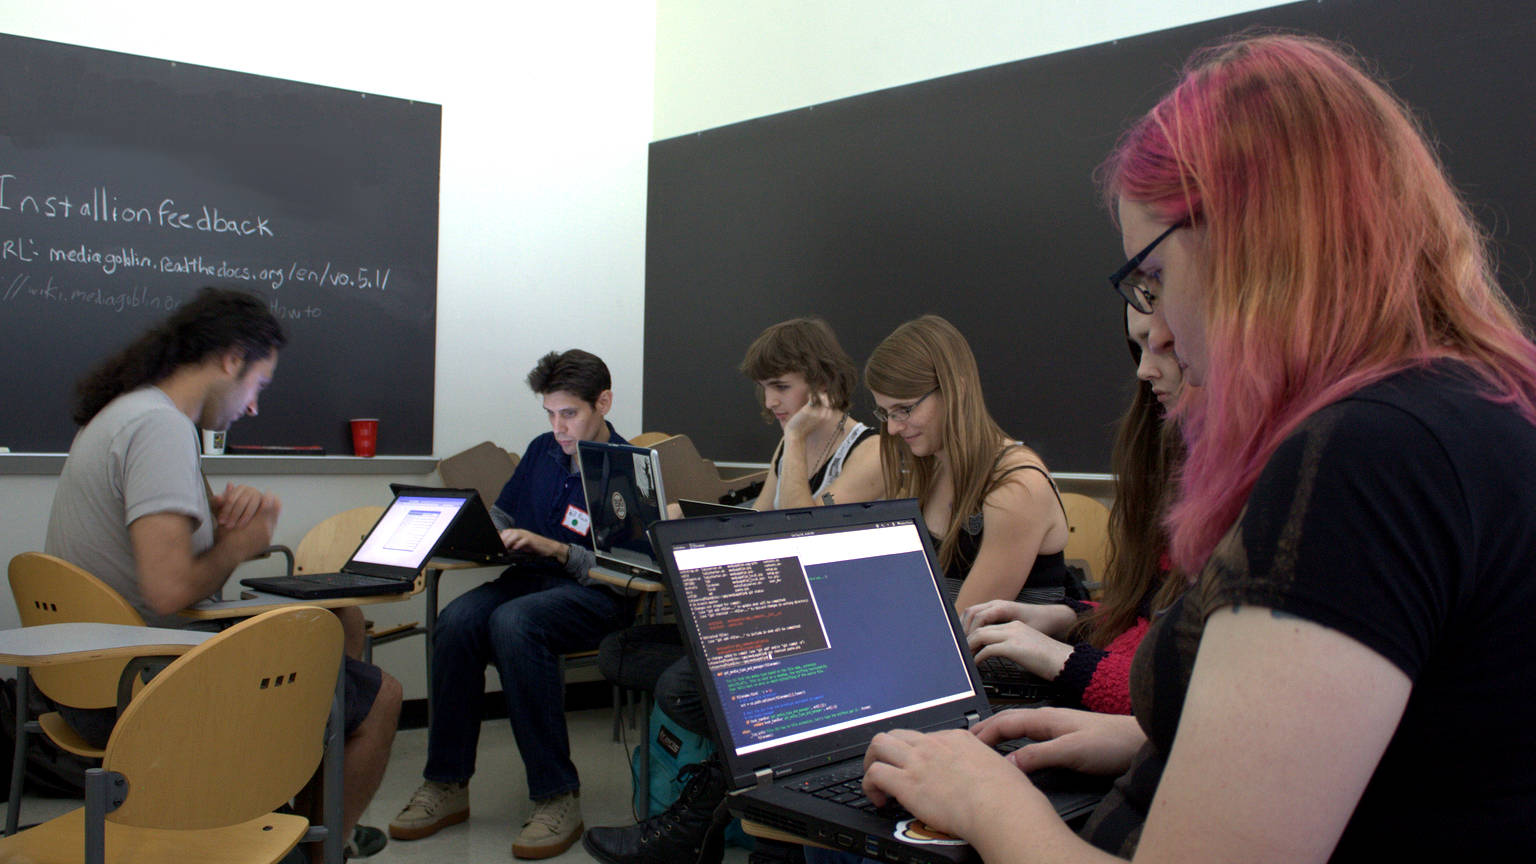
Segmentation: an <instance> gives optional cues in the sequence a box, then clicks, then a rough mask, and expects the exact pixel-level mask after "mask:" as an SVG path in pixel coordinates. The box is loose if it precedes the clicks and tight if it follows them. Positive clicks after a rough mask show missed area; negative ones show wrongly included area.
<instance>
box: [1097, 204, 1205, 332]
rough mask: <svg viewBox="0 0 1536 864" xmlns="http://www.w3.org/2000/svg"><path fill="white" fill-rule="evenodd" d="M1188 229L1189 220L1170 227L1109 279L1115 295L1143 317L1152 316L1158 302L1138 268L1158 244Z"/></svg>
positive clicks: (1145, 277) (1155, 294) (1145, 276)
mask: <svg viewBox="0 0 1536 864" xmlns="http://www.w3.org/2000/svg"><path fill="white" fill-rule="evenodd" d="M1188 227H1189V220H1188V219H1185V220H1183V221H1181V222H1176V223H1174V224H1173V225H1169V226H1168V230H1166V231H1164V232H1163V233H1161V234H1159V235H1157V239H1155V240H1153V241H1152V242H1151V243H1148V244H1147V248H1145V249H1143V250H1141V251H1140V252H1137V253H1136V254H1135V255H1133V256H1131V260H1129V261H1127V262H1125V264H1123V265H1121V267H1120V269H1119V270H1116V271H1115V273H1114V275H1113V276H1110V277H1109V287H1111V288H1113V289H1115V293H1117V294H1119V295H1120V298H1121V299H1122V300H1124V301H1125V302H1127V303H1129V304H1131V308H1132V309H1135V310H1136V311H1137V312H1140V313H1141V314H1143V315H1151V314H1152V304H1154V303H1156V302H1157V293H1156V292H1155V291H1153V290H1152V288H1151V286H1150V285H1149V284H1148V282H1149V280H1148V278H1147V275H1146V274H1145V273H1142V272H1141V271H1140V270H1137V269H1136V268H1137V267H1140V266H1141V262H1143V261H1145V260H1146V259H1147V256H1148V255H1151V254H1152V250H1153V249H1156V248H1157V244H1159V243H1161V242H1163V240H1164V239H1166V238H1167V236H1168V235H1169V234H1172V233H1173V232H1175V231H1177V230H1179V229H1180V228H1188Z"/></svg>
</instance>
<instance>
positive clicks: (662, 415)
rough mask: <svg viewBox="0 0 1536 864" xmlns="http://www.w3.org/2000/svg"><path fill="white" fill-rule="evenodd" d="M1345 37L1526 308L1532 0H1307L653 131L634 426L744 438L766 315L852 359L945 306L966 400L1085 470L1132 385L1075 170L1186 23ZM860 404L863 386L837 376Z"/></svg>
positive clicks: (724, 441) (1089, 204) (1175, 55)
mask: <svg viewBox="0 0 1536 864" xmlns="http://www.w3.org/2000/svg"><path fill="white" fill-rule="evenodd" d="M1255 25H1260V26H1269V27H1285V28H1293V29H1298V30H1303V31H1306V32H1311V33H1315V34H1318V35H1321V36H1326V37H1329V38H1335V39H1343V40H1346V41H1348V42H1350V43H1352V44H1353V45H1354V46H1355V47H1356V48H1357V49H1358V50H1359V51H1360V53H1361V54H1363V55H1364V56H1365V57H1366V58H1369V59H1370V60H1372V61H1374V62H1375V63H1376V65H1377V66H1378V68H1379V69H1380V70H1381V71H1382V72H1383V73H1384V74H1385V75H1386V76H1387V78H1388V79H1389V80H1390V81H1391V83H1392V85H1393V87H1394V88H1395V89H1396V90H1397V91H1398V92H1399V94H1400V95H1402V96H1403V97H1404V98H1405V99H1406V100H1407V101H1408V102H1409V103H1410V104H1411V105H1413V106H1414V107H1415V108H1416V109H1417V110H1418V111H1420V112H1421V113H1422V114H1423V116H1424V117H1425V118H1426V120H1427V121H1428V124H1429V126H1430V127H1431V128H1432V130H1433V131H1434V132H1435V133H1436V135H1437V136H1438V138H1439V140H1440V141H1441V142H1442V144H1443V155H1444V158H1445V161H1446V163H1447V165H1448V166H1449V168H1450V171H1451V174H1452V176H1453V178H1454V179H1455V180H1456V181H1457V183H1458V185H1459V186H1460V187H1461V188H1462V189H1463V190H1464V191H1465V193H1466V194H1467V195H1468V197H1469V198H1470V200H1471V201H1472V203H1473V206H1474V208H1475V209H1476V211H1477V214H1478V216H1479V217H1480V218H1481V219H1482V221H1483V223H1484V224H1485V225H1486V226H1488V227H1489V228H1490V229H1491V230H1492V232H1493V234H1494V238H1495V240H1496V241H1497V244H1498V247H1499V253H1500V261H1501V265H1502V271H1501V275H1502V278H1503V283H1504V285H1505V287H1506V289H1507V290H1509V291H1510V293H1511V295H1512V296H1513V297H1514V299H1515V301H1516V303H1517V304H1519V305H1522V306H1524V307H1526V308H1527V309H1529V308H1530V306H1531V303H1530V297H1529V293H1528V291H1527V290H1526V287H1525V286H1526V284H1527V283H1528V281H1529V279H1530V276H1531V272H1532V252H1533V250H1536V159H1533V158H1532V157H1531V153H1530V148H1531V141H1532V138H1533V133H1536V128H1533V126H1532V121H1531V109H1530V106H1532V105H1536V54H1533V53H1532V51H1531V46H1532V45H1536V15H1533V14H1532V13H1531V11H1530V9H1529V7H1528V6H1526V5H1524V4H1518V3H1507V2H1491V0H1483V2H1464V3H1432V2H1399V0H1373V2H1332V0H1329V2H1320V3H1319V2H1306V3H1296V4H1291V5H1286V6H1280V7H1276V8H1272V9H1266V10H1262V11H1259V12H1254V13H1251V14H1244V15H1239V16H1235V17H1232V18H1226V19H1221V20H1217V21H1212V22H1206V23H1202V24H1197V25H1192V26H1187V27H1180V28H1177V29H1173V30H1166V31H1162V32H1158V33H1153V34H1149V35H1146V36H1141V37H1137V38H1134V39H1126V40H1121V41H1119V42H1113V43H1106V44H1102V45H1094V46H1090V47H1086V48H1082V49H1078V50H1073V51H1068V52H1064V53H1059V54H1053V55H1049V56H1044V57H1037V58H1033V59H1028V60H1022V61H1019V62H1016V63H1009V64H1006V65H1002V66H995V67H991V68H986V69H981V70H978V71H974V72H967V73H963V74H959V75H953V76H949V77H945V78H939V79H935V80H931V81H925V82H922V83H918V84H913V85H910V86H904V87H897V88H893V89H889V90H883V91H879V92H875V93H870V94H868V95H863V96H857V97H853V98H850V99H844V100H840V101H837V102H831V103H827V104H823V105H816V106H814V107H811V108H805V109H800V110H796V111H789V112H786V113H783V114H777V115H774V116H770V117H764V118H761V119H757V120H751V121H747V122H744V123H738V124H734V125H731V126H725V127H721V128H718V129H712V130H709V131H706V132H701V133H698V134H692V135H685V136H682V137H678V138H672V139H668V140H664V141H658V142H655V143H653V144H652V145H651V152H650V178H649V183H650V199H649V211H648V222H647V226H646V231H647V241H646V311H645V318H646V342H645V404H644V426H645V428H646V429H658V430H664V431H667V432H686V433H688V434H690V435H691V436H692V437H693V438H694V440H695V442H696V443H697V444H698V445H699V449H700V451H701V452H703V453H704V454H705V455H707V456H710V457H712V458H716V459H736V460H765V459H767V458H768V455H769V453H770V451H771V449H772V447H773V445H774V442H775V441H776V440H777V437H778V429H777V427H776V426H766V425H763V424H760V423H757V422H755V418H756V410H755V408H754V405H753V402H752V399H753V393H752V387H751V384H750V383H749V382H747V381H746V380H745V379H743V378H742V377H741V376H740V375H739V374H738V373H737V372H736V371H735V366H736V364H738V363H739V362H740V358H741V356H742V354H743V352H744V351H745V350H746V347H747V345H748V344H749V343H750V342H751V340H752V339H753V338H754V337H755V336H756V335H757V333H758V332H759V331H760V330H761V329H762V328H763V327H765V326H767V325H769V324H771V323H773V322H775V321H779V320H782V319H784V318H788V317H791V316H794V315H800V314H806V313H817V314H820V315H822V316H824V317H826V318H827V319H828V320H829V321H830V322H831V323H832V325H833V326H834V328H835V329H836V330H837V332H838V334H839V335H840V337H841V338H842V341H843V345H844V347H845V348H847V349H848V351H849V353H850V354H852V355H853V357H854V359H855V361H856V362H858V363H859V364H861V365H862V363H863V360H864V358H865V357H866V356H868V353H869V351H870V350H871V349H872V348H873V347H874V346H875V344H876V343H878V342H879V341H880V339H882V338H884V336H885V335H886V334H887V333H889V332H890V331H891V330H892V329H893V328H894V327H895V326H896V325H897V324H899V323H901V322H902V321H905V320H907V319H910V318H914V317H916V316H918V315H921V314H923V313H927V312H935V313H938V314H941V315H944V316H945V317H947V318H949V319H950V320H951V321H953V322H954V323H955V324H956V325H957V326H958V327H959V328H960V329H961V331H962V332H964V333H965V334H966V335H967V337H968V338H969V340H970V342H971V345H972V347H973V348H974V349H975V351H976V353H977V355H978V360H979V361H980V365H981V373H982V381H983V387H984V391H985V394H986V398H987V403H988V406H989V407H990V408H991V409H992V412H993V414H994V415H996V416H997V417H998V419H999V421H1000V422H1001V423H1002V425H1003V427H1004V428H1005V429H1006V430H1008V431H1009V432H1011V433H1012V434H1014V435H1016V436H1019V437H1021V438H1023V439H1024V440H1026V441H1028V442H1029V443H1030V444H1032V445H1033V446H1035V447H1036V448H1037V449H1038V450H1039V451H1040V452H1041V454H1042V455H1043V456H1044V458H1045V460H1046V462H1047V463H1048V464H1049V465H1050V466H1051V467H1052V469H1053V470H1056V471H1079V472H1105V471H1108V468H1109V453H1110V446H1111V443H1112V439H1113V429H1112V427H1113V423H1114V421H1115V419H1116V418H1117V417H1118V416H1119V414H1120V412H1121V411H1122V410H1123V408H1124V406H1125V404H1126V400H1127V399H1128V398H1129V395H1130V392H1131V390H1130V388H1131V380H1132V379H1131V375H1132V368H1131V365H1130V361H1129V357H1128V355H1127V353H1126V349H1125V343H1124V340H1123V337H1122V335H1121V333H1122V330H1121V328H1122V324H1121V317H1120V316H1121V314H1122V309H1123V307H1122V306H1121V304H1120V302H1119V301H1117V300H1116V299H1115V296H1114V295H1113V294H1112V293H1111V292H1110V289H1109V286H1108V283H1107V281H1106V278H1105V277H1107V276H1108V275H1109V273H1110V272H1112V271H1113V270H1114V269H1115V268H1116V267H1118V266H1119V265H1120V264H1121V263H1122V262H1123V261H1124V258H1125V255H1124V252H1123V251H1122V250H1121V248H1120V239H1119V236H1118V235H1117V234H1116V233H1115V231H1114V229H1113V227H1112V224H1111V222H1110V218H1109V214H1108V213H1106V212H1105V210H1104V208H1103V207H1102V206H1101V205H1100V203H1099V199H1098V196H1097V193H1096V189H1095V187H1094V185H1093V182H1092V179H1091V174H1092V172H1093V170H1094V168H1095V167H1096V166H1097V165H1098V163H1099V162H1100V161H1101V160H1102V159H1103V158H1104V157H1105V156H1106V155H1107V154H1108V153H1109V151H1110V149H1111V148H1112V147H1113V146H1114V143H1115V140H1116V138H1117V137H1118V136H1119V134H1120V133H1121V131H1122V130H1124V129H1125V127H1126V126H1127V125H1128V124H1129V123H1130V122H1131V121H1132V120H1134V119H1135V118H1136V117H1138V116H1140V115H1141V114H1142V113H1144V112H1145V111H1146V110H1147V109H1148V108H1150V107H1151V106H1152V105H1153V104H1154V103H1155V102H1156V101H1157V99H1158V98H1159V96H1161V94H1162V93H1164V92H1166V91H1167V89H1168V88H1169V87H1171V86H1172V84H1173V83H1174V81H1175V79H1176V73H1177V70H1178V69H1179V68H1180V66H1181V65H1182V64H1183V62H1184V60H1185V58H1186V57H1188V55H1189V54H1190V53H1191V52H1192V51H1193V50H1194V49H1195V48H1196V47H1198V46H1200V45H1202V44H1206V43H1208V42H1211V41H1213V40H1215V39H1218V38H1220V37H1223V36H1226V35H1228V34H1231V33H1234V32H1237V31H1239V30H1242V29H1244V28H1246V27H1249V26H1255ZM860 398H861V401H860V402H859V403H858V405H857V406H856V407H857V410H858V411H859V414H860V416H862V417H863V418H865V419H866V421H868V420H869V419H870V414H869V408H870V407H872V406H871V405H870V403H869V401H868V397H867V395H865V394H863V393H861V394H860Z"/></svg>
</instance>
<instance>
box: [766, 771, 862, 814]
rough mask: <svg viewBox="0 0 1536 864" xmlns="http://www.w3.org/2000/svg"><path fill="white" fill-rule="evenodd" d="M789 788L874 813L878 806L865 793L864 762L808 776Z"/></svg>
mask: <svg viewBox="0 0 1536 864" xmlns="http://www.w3.org/2000/svg"><path fill="white" fill-rule="evenodd" d="M788 788H790V789H793V790H795V791H796V792H804V793H805V794H807V795H815V796H816V797H817V798H821V799H824V800H827V801H831V802H832V803H833V804H846V805H847V806H849V807H852V808H854V809H855V810H863V811H864V812H866V813H874V812H876V810H877V809H878V808H876V807H875V805H874V803H873V802H871V801H870V800H869V799H868V798H867V797H865V795H864V763H862V762H849V763H847V764H845V765H839V766H837V767H835V768H832V769H831V770H828V771H825V772H822V773H820V774H817V775H815V776H812V777H807V778H805V779H804V780H801V781H800V782H799V783H794V784H791V785H790V786H789V787H788Z"/></svg>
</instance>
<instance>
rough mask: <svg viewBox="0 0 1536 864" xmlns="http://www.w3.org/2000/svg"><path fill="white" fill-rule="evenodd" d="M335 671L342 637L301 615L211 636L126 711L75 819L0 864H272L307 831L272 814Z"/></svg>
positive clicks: (315, 617)
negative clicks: (187, 863)
mask: <svg viewBox="0 0 1536 864" xmlns="http://www.w3.org/2000/svg"><path fill="white" fill-rule="evenodd" d="M340 664H341V625H340V624H339V623H338V622H337V620H336V616H334V615H332V614H330V613H329V612H327V611H325V610H323V609H319V608H316V607H312V606H297V607H288V608H285V609H279V610H276V611H273V612H268V613H266V614H264V615H258V616H257V617H255V618H251V619H249V620H247V621H242V622H241V623H239V624H236V625H235V626H233V627H231V628H230V629H228V630H226V631H224V632H222V633H220V634H218V635H217V636H214V637H213V638H211V639H209V640H208V641H207V642H204V643H203V644H202V645H199V646H198V647H196V648H194V649H192V650H191V651H189V652H188V653H187V654H186V655H184V656H182V657H181V658H179V659H177V660H176V661H175V662H173V663H171V665H170V666H168V667H166V669H165V670H164V671H162V672H161V673H160V674H159V675H158V676H156V677H155V679H154V680H153V681H151V682H150V683H149V684H147V685H146V686H145V687H144V690H143V691H142V692H141V693H140V694H139V695H138V696H137V697H136V698H134V700H133V701H132V702H131V703H129V705H128V707H127V709H126V710H124V712H123V715H122V717H121V718H119V720H118V723H117V726H116V728H114V729H113V731H112V738H111V740H110V741H108V743H107V748H106V752H105V755H104V756H103V759H102V767H101V768H98V769H91V771H89V772H87V778H86V806H85V807H84V808H82V809H79V810H75V811H72V812H70V813H67V814H65V815H63V816H60V817H58V818H57V819H53V820H51V821H49V822H45V823H43V824H41V825H38V826H37V827H35V828H30V829H28V830H26V831H23V832H21V833H19V834H15V835H12V836H9V837H5V838H3V839H0V861H27V862H33V864H63V862H81V861H83V862H87V864H97V862H104V861H107V860H110V861H112V862H113V864H141V862H142V864H150V862H154V864H162V862H166V861H198V862H205V864H226V862H229V864H233V862H267V864H270V862H275V861H278V860H280V859H281V858H282V857H283V856H284V855H286V854H287V853H288V852H289V851H291V850H292V849H293V847H294V846H295V845H297V844H298V842H299V841H300V840H301V839H303V837H304V835H305V832H306V831H307V830H308V826H309V823H308V820H306V819H304V818H303V817H302V816H293V815H285V814H278V813H274V812H273V811H274V810H276V809H277V808H278V807H280V806H281V805H283V804H284V803H285V802H287V801H288V800H289V799H290V798H291V797H292V796H293V795H294V794H295V793H296V792H298V791H299V789H300V788H301V787H303V786H304V784H305V783H306V782H307V781H308V780H309V778H310V776H311V775H313V774H314V772H315V768H316V766H317V765H319V763H320V757H321V754H322V749H323V746H324V733H325V724H326V718H327V716H328V714H329V712H330V708H331V702H332V699H333V698H334V696H335V693H336V676H337V673H338V670H339V668H340Z"/></svg>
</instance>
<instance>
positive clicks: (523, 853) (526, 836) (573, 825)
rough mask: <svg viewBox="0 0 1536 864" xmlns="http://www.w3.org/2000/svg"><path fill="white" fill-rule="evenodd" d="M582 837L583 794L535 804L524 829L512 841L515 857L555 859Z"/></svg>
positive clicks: (571, 793)
mask: <svg viewBox="0 0 1536 864" xmlns="http://www.w3.org/2000/svg"><path fill="white" fill-rule="evenodd" d="M580 837H581V793H580V792H567V793H566V794H564V795H556V796H555V797H553V798H545V799H544V800H543V801H536V802H534V805H533V814H532V815H530V816H529V817H528V821H527V822H524V823H523V830H521V831H519V832H518V833H517V836H516V837H514V838H512V856H513V857H514V858H553V857H555V856H556V855H559V854H560V853H561V852H564V851H565V850H567V849H569V848H571V844H572V843H575V842H576V841H577V839H579V838H580Z"/></svg>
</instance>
